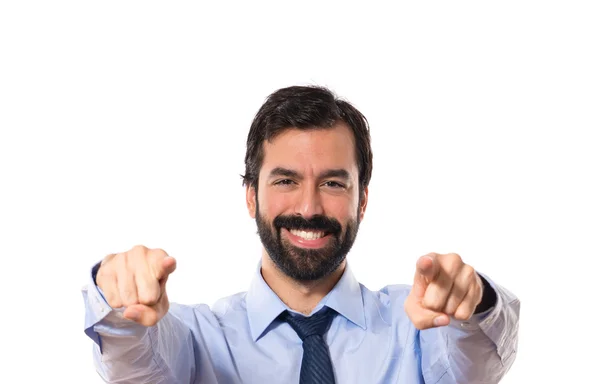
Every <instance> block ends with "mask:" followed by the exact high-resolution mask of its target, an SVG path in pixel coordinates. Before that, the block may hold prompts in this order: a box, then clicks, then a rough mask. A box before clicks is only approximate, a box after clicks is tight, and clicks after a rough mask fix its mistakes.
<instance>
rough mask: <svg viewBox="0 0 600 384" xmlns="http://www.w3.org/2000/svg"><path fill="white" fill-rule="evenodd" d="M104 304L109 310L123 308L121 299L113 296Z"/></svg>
mask: <svg viewBox="0 0 600 384" xmlns="http://www.w3.org/2000/svg"><path fill="white" fill-rule="evenodd" d="M106 302H107V303H108V305H110V307H111V308H121V307H122V306H123V303H122V302H121V298H119V297H115V296H112V297H109V298H107V299H106Z"/></svg>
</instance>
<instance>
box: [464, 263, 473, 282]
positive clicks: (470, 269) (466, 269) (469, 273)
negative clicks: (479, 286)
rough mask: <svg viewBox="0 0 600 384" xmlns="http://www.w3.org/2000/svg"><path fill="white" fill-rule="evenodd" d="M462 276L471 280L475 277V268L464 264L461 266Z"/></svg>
mask: <svg viewBox="0 0 600 384" xmlns="http://www.w3.org/2000/svg"><path fill="white" fill-rule="evenodd" d="M463 270H464V274H465V276H467V278H469V279H472V278H474V277H475V268H473V267H472V266H470V265H469V264H465V265H464V266H463Z"/></svg>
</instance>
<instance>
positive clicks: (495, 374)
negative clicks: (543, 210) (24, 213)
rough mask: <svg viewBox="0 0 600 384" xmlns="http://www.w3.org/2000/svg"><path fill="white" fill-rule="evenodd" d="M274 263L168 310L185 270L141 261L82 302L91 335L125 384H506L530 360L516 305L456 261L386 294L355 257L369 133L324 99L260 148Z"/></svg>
mask: <svg viewBox="0 0 600 384" xmlns="http://www.w3.org/2000/svg"><path fill="white" fill-rule="evenodd" d="M245 162H246V172H245V175H244V176H243V178H244V185H245V186H246V204H247V207H248V212H249V214H250V216H251V217H252V218H254V219H255V220H256V224H257V227H258V234H259V236H260V240H261V242H262V244H263V252H262V258H261V260H260V263H259V265H258V267H257V270H256V272H255V273H256V275H255V277H254V280H253V282H252V284H251V286H250V287H249V290H248V292H245V293H243V294H237V295H234V296H231V297H228V298H225V299H222V300H220V301H219V302H217V303H216V304H215V305H214V306H213V308H209V307H208V306H206V305H197V306H184V305H179V304H176V303H169V300H168V298H167V293H166V283H167V279H168V278H169V276H170V274H171V273H173V272H174V271H175V267H176V262H175V260H174V259H173V258H172V257H170V256H168V254H167V253H166V252H165V251H163V250H160V249H147V248H145V247H143V246H136V247H134V248H132V249H131V250H129V251H127V252H124V253H119V254H112V255H109V256H107V257H106V258H105V259H104V260H103V261H102V262H101V263H99V264H97V265H96V266H95V267H94V268H93V269H92V274H91V277H90V283H89V285H88V286H87V288H86V289H84V301H85V305H86V324H85V332H86V333H87V335H88V336H89V337H90V338H92V339H93V340H94V342H95V347H94V358H95V363H96V367H97V370H98V372H99V373H100V375H101V376H102V378H103V379H104V380H105V381H107V382H111V383H154V384H158V383H169V384H171V383H202V384H207V383H260V384H264V383H298V382H300V383H303V384H307V383H320V384H327V383H334V382H335V383H360V384H363V383H364V384H375V383H384V384H388V383H411V384H412V383H427V384H434V383H437V384H444V383H453V384H454V383H497V382H499V381H500V379H501V378H502V377H503V376H504V374H505V373H506V372H507V370H508V369H509V367H510V366H511V365H512V363H513V361H514V359H515V356H516V355H515V354H516V349H517V327H518V315H519V306H520V304H519V301H518V299H517V298H516V297H515V296H514V295H513V294H512V293H510V292H509V291H507V290H506V289H504V288H502V287H500V286H499V285H497V284H494V283H493V282H492V281H491V280H490V279H489V278H488V277H487V276H482V275H481V274H479V273H477V272H476V271H475V270H474V269H473V267H471V266H469V265H466V264H465V263H464V262H463V261H462V259H461V257H460V256H459V255H457V254H435V253H432V254H428V255H425V256H422V257H420V258H419V259H418V260H417V261H416V268H415V276H414V283H413V284H412V285H411V286H409V285H393V286H387V287H385V288H384V289H382V290H380V291H377V292H372V291H369V290H368V289H367V288H366V287H364V286H363V285H361V284H359V283H358V282H357V281H356V280H355V278H354V277H353V275H352V272H351V270H350V268H349V266H348V263H347V261H346V254H347V253H348V252H349V250H350V249H351V247H352V244H353V243H354V240H355V238H356V235H357V232H358V228H359V224H360V222H361V220H362V219H363V216H364V214H365V210H366V207H367V202H368V195H369V193H368V185H369V180H370V177H371V170H372V153H371V144H370V134H369V128H368V123H367V120H366V119H365V118H364V116H363V115H362V114H361V113H360V112H359V111H358V110H357V109H355V108H354V107H353V106H352V105H351V104H349V103H348V102H345V101H343V100H340V99H337V98H336V97H335V96H334V95H333V94H332V93H331V92H330V91H329V90H327V89H325V88H320V87H289V88H284V89H280V90H278V91H276V92H274V93H273V94H272V95H270V96H269V98H268V99H267V100H266V102H265V103H264V105H263V106H262V107H261V109H260V110H259V112H258V113H257V115H256V117H255V119H254V121H253V123H252V126H251V128H250V132H249V135H248V141H247V152H246V158H245Z"/></svg>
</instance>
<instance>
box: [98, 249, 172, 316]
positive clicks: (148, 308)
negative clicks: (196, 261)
mask: <svg viewBox="0 0 600 384" xmlns="http://www.w3.org/2000/svg"><path fill="white" fill-rule="evenodd" d="M175 267H176V262H175V259H174V258H172V257H170V256H169V255H167V253H166V252H165V251H163V250H162V249H148V248H146V247H144V246H141V245H138V246H135V247H133V248H132V249H130V250H129V251H127V252H124V253H117V254H111V255H108V256H106V258H105V259H104V260H103V261H102V263H101V264H100V269H99V270H98V274H97V275H96V283H97V285H98V287H99V288H100V289H102V292H103V293H104V297H105V298H106V301H107V302H108V304H109V305H110V306H111V307H112V308H122V307H125V312H123V316H124V317H125V318H127V319H129V320H132V321H135V322H136V323H139V324H142V325H145V326H147V327H150V326H153V325H155V324H156V323H158V321H159V320H160V319H162V318H163V316H164V315H165V314H166V313H167V311H168V310H169V299H168V298H167V292H166V283H167V278H168V277H169V275H170V274H171V273H173V271H175Z"/></svg>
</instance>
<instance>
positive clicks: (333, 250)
mask: <svg viewBox="0 0 600 384" xmlns="http://www.w3.org/2000/svg"><path fill="white" fill-rule="evenodd" d="M256 226H257V227H258V235H259V237H260V240H261V242H262V244H263V247H265V250H266V251H267V253H268V254H269V257H270V258H271V260H273V262H274V263H275V265H276V266H277V267H278V268H279V269H280V270H281V271H282V272H283V273H284V274H286V275H287V276H288V277H290V278H292V279H294V280H296V281H314V280H319V279H322V278H323V277H325V276H328V275H330V274H331V273H332V272H334V271H335V270H336V269H338V267H339V266H340V265H341V264H342V262H343V261H344V260H345V259H346V255H347V254H348V252H350V249H351V248H352V245H353V244H354V240H355V239H356V235H357V233H358V227H359V220H358V215H357V218H356V219H351V220H349V221H348V223H347V224H346V227H345V228H342V226H341V224H340V223H339V222H338V221H337V220H336V219H334V218H331V217H327V216H323V215H315V216H313V217H311V218H310V219H305V218H304V217H302V216H298V215H279V216H277V217H275V219H274V220H273V222H272V223H269V220H268V219H267V218H265V217H263V216H262V215H261V214H260V210H259V208H258V201H257V202H256ZM283 228H286V229H288V231H289V230H291V229H299V230H313V231H322V232H324V233H325V234H326V235H327V234H329V235H330V239H329V242H328V243H327V244H326V245H325V246H323V247H321V248H319V249H313V248H300V247H297V246H295V245H293V244H291V243H290V242H289V241H288V240H287V239H283V238H282V237H281V230H282V229H283Z"/></svg>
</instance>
